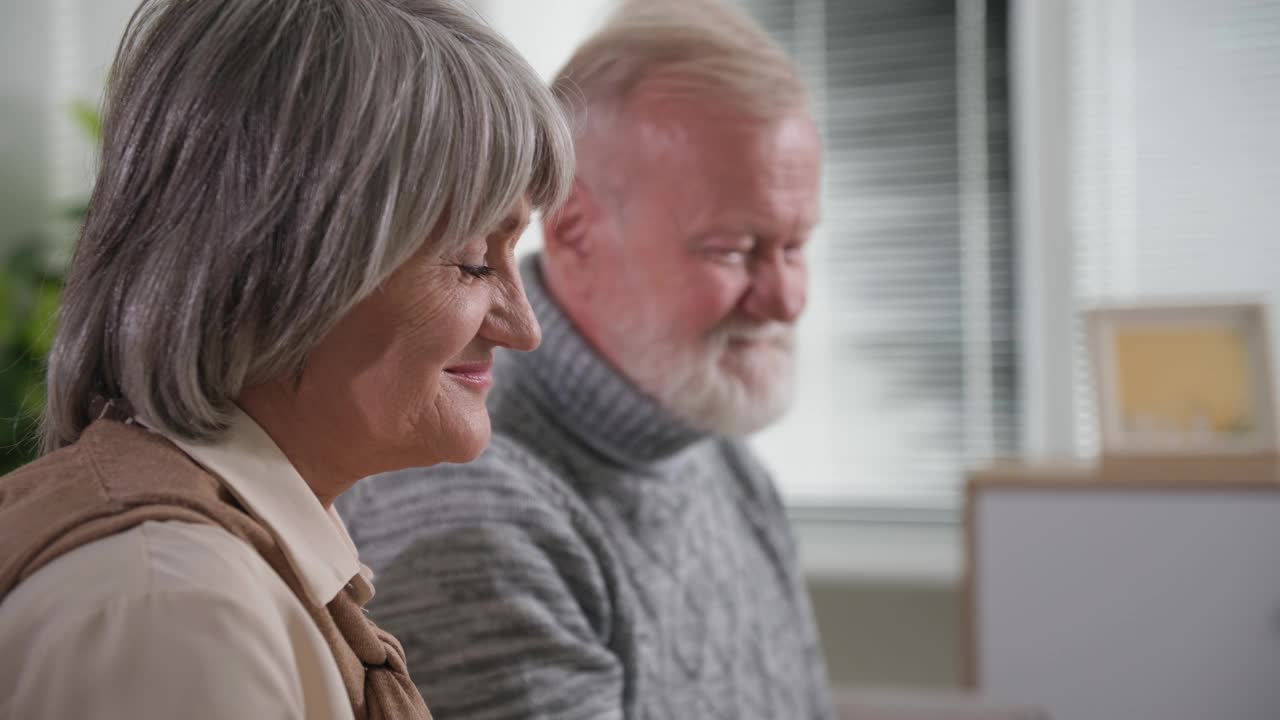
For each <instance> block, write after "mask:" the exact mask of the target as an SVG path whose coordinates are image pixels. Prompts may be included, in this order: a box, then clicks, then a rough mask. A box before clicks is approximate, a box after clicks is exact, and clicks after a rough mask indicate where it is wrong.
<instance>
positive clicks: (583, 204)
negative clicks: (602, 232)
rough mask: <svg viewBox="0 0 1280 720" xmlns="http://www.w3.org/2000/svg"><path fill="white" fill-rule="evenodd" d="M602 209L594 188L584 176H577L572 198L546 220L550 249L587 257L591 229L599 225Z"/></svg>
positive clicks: (548, 248) (545, 232) (579, 257)
mask: <svg viewBox="0 0 1280 720" xmlns="http://www.w3.org/2000/svg"><path fill="white" fill-rule="evenodd" d="M599 213H600V207H599V205H598V204H597V203H596V200H595V196H594V195H593V194H592V192H591V188H589V187H587V186H586V185H585V184H584V183H583V182H582V181H581V180H574V181H573V188H572V189H571V190H570V191H569V198H568V199H567V200H565V201H564V204H563V205H561V206H560V208H559V209H558V210H556V211H555V212H554V213H552V214H550V215H548V216H547V217H546V220H545V222H544V223H543V238H544V241H545V243H546V247H547V252H549V253H554V254H563V253H569V254H571V255H573V256H574V257H576V258H577V259H579V260H582V259H585V258H586V257H588V256H589V255H590V254H591V250H592V247H591V246H592V235H593V233H592V232H591V229H592V228H593V227H596V226H598V224H599V220H600V217H599Z"/></svg>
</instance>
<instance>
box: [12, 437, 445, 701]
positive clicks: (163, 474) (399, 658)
mask: <svg viewBox="0 0 1280 720" xmlns="http://www.w3.org/2000/svg"><path fill="white" fill-rule="evenodd" d="M151 520H159V521H165V520H177V521H182V522H190V523H198V524H205V525H216V526H218V527H222V528H224V529H225V530H226V531H227V532H229V533H231V534H232V535H235V536H236V537H238V538H240V539H241V540H243V541H245V542H247V543H249V545H250V546H251V547H252V548H253V549H254V550H256V551H257V553H258V554H259V555H261V556H262V559H263V560H265V561H266V562H267V564H269V565H270V566H271V567H272V569H274V570H275V571H276V573H277V574H278V575H279V576H280V579H282V580H284V582H285V584H286V585H288V586H289V589H290V590H292V591H293V594H294V595H296V596H297V598H298V601H299V602H301V603H302V605H303V607H305V608H306V609H307V612H308V613H309V614H310V615H311V618H312V620H314V621H315V623H316V627H318V628H319V629H320V634H321V635H323V636H324V639H325V640H326V641H327V642H328V643H329V648H330V649H331V650H332V651H333V658H334V660H336V661H337V663H338V669H339V670H340V671H341V673H342V681H343V683H344V684H345V685H346V689H347V696H348V697H349V698H350V699H351V709H352V711H353V712H354V714H355V717H356V718H358V719H360V720H364V719H366V718H367V719H368V720H392V719H396V720H399V719H400V718H407V719H411V720H420V719H427V720H429V718H430V717H431V715H430V713H429V712H428V711H427V708H426V705H425V704H424V703H423V702H422V697H421V696H420V695H419V694H418V690H417V688H416V687H414V685H413V682H412V681H411V680H410V678H409V674H408V671H407V670H406V668H405V660H404V650H403V649H402V648H401V647H400V644H399V643H398V642H397V641H396V639H395V638H393V637H392V636H391V635H389V634H387V633H386V632H385V631H383V630H381V629H379V628H378V627H377V626H376V625H374V624H373V622H372V621H371V620H369V619H368V617H367V616H366V615H365V613H364V610H363V608H362V607H361V602H362V601H363V600H364V599H367V598H368V597H369V595H370V592H369V588H368V585H367V582H366V581H365V579H364V578H363V577H361V576H359V575H357V576H356V577H355V578H354V579H353V580H352V581H351V582H350V583H348V585H347V587H346V588H344V589H343V591H342V592H341V593H339V594H338V596H337V597H336V598H334V599H333V600H332V601H330V602H329V604H328V605H327V606H320V605H317V604H316V603H314V602H313V601H312V600H311V599H310V598H308V596H307V594H306V592H305V591H304V590H303V588H302V584H301V583H300V582H299V581H298V577H297V576H296V575H295V574H294V572H293V569H292V568H291V567H290V566H289V561H288V559H287V558H286V556H285V553H284V551H283V549H282V548H281V547H280V545H279V543H277V542H276V539H275V537H274V536H273V535H272V534H271V532H270V531H268V530H267V529H266V528H265V527H264V526H263V525H262V524H261V523H259V522H258V521H257V520H255V519H254V518H253V517H251V516H250V515H249V513H248V512H246V511H245V509H244V508H243V507H241V506H240V504H239V503H238V502H237V501H236V500H235V498H234V497H233V496H232V495H231V494H230V493H229V492H228V491H227V489H226V488H225V486H223V485H222V483H221V482H219V481H218V480H217V479H216V478H215V477H213V476H212V475H210V474H209V473H208V472H206V471H205V470H204V469H203V468H201V467H200V466H199V465H197V464H196V463H195V462H193V461H192V460H191V459H190V458H189V457H187V456H186V454H184V453H183V452H182V451H181V450H179V449H178V448H177V447H175V446H174V445H173V444H172V443H170V442H168V441H167V440H165V439H163V438H162V437H160V436H158V435H155V434H153V433H150V432H147V431H145V430H142V429H140V428H137V427H135V426H129V425H125V424H123V423H120V422H116V421H114V420H99V421H97V422H95V423H94V424H93V425H91V426H90V427H89V428H88V429H87V430H85V432H84V434H83V435H81V437H80V439H79V440H78V441H77V442H76V443H75V444H73V445H70V446H68V447H65V448H63V449H61V450H59V451H57V452H54V453H52V454H50V455H47V456H45V457H43V458H41V459H39V460H37V461H35V462H33V463H31V464H29V465H27V466H26V467H23V468H22V469H20V470H18V471H16V472H14V473H11V474H9V475H7V476H5V477H3V478H0V601H3V599H4V598H5V597H6V596H7V595H8V594H9V591H11V590H12V589H13V588H14V587H16V586H17V585H18V584H19V583H21V582H22V581H24V580H26V579H27V578H28V577H30V576H31V575H32V574H33V573H35V572H36V571H37V570H39V569H40V568H42V567H44V566H45V565H47V564H48V563H50V562H52V561H53V560H55V559H56V558H58V557H59V556H61V555H63V554H65V553H67V552H70V551H72V550H74V549H76V548H78V547H80V546H81V545H86V544H88V543H91V542H93V541H95V540H99V539H101V538H105V537H108V536H110V535H114V534H116V533H120V532H123V531H125V530H128V529H130V528H133V527H136V526H137V525H140V524H141V523H144V522H147V521H151Z"/></svg>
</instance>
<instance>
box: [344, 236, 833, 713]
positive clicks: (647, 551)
mask: <svg viewBox="0 0 1280 720" xmlns="http://www.w3.org/2000/svg"><path fill="white" fill-rule="evenodd" d="M537 262H538V261H537V259H536V258H534V259H531V260H529V261H527V262H526V264H525V266H524V268H523V270H524V274H525V282H526V286H527V289H528V293H529V296H530V301H531V303H532V304H533V307H534V311H535V312H536V313H537V315H538V319H539V321H540V322H541V324H542V328H543V336H544V340H543V344H542V347H541V348H540V349H539V350H538V351H536V352H534V353H528V354H514V353H513V354H504V355H502V356H501V358H500V361H499V367H498V368H497V370H496V375H497V382H498V385H497V387H496V388H495V390H494V392H493V394H492V396H491V401H490V409H491V413H492V415H493V423H494V442H493V444H492V446H491V447H490V449H489V450H488V451H486V452H485V454H484V455H483V456H482V457H481V458H480V459H479V460H477V461H476V462H474V463H471V464H469V465H465V466H438V467H435V468H430V469H426V470H414V471H406V472H400V473H393V474H390V475H384V476H381V477H378V478H374V479H372V480H370V481H365V482H362V483H360V484H358V485H357V486H356V488H355V489H354V490H353V491H352V492H351V493H349V494H348V496H346V497H345V498H344V499H343V500H341V501H340V504H339V508H340V511H341V512H342V513H343V515H344V517H345V518H346V520H347V523H348V526H349V529H350V531H351V534H352V537H353V538H354V539H355V541H356V543H357V544H358V545H359V546H360V549H361V558H362V559H363V560H364V561H365V562H366V563H368V564H369V565H371V566H372V567H373V568H374V570H375V571H376V572H378V573H379V575H378V577H377V579H376V582H375V584H376V586H377V591H378V592H377V596H376V597H375V598H374V599H373V601H372V602H371V603H370V604H369V608H370V612H371V613H372V614H373V616H374V618H375V619H376V620H377V621H378V622H379V624H381V625H382V626H384V627H386V628H387V629H388V630H389V631H391V632H392V633H394V634H395V635H396V637H398V638H400V639H401V641H402V642H403V643H404V646H405V651H406V653H407V655H408V659H409V667H410V668H411V671H412V673H413V677H414V679H415V681H416V682H417V683H418V686H419V688H420V689H421V690H422V692H423V694H424V695H425V696H426V697H427V698H429V699H430V701H431V707H432V709H433V710H434V711H435V713H436V714H437V716H439V717H442V718H451V719H453V720H469V719H470V720H481V719H482V718H483V719H485V720H491V719H504V718H511V719H516V718H521V719H525V718H571V719H573V718H584V719H585V718H591V719H596V718H628V719H631V718H645V719H652V720H659V719H662V720H667V719H670V718H731V719H733V720H752V719H755V718H758V719H760V720H765V719H769V720H778V719H785V720H793V719H794V720H816V719H820V718H829V717H831V710H830V703H829V699H828V695H827V689H826V680H825V671H824V668H823V665H822V660H821V655H820V653H819V649H818V643H817V639H816V634H815V631H814V625H813V620H812V616H811V612H810V608H809V602H808V597H807V595H806V593H805V590H804V586H803V583H802V582H801V579H800V577H799V575H798V572H797V564H796V560H795V550H794V547H793V543H792V540H791V537H790V535H789V531H788V528H787V524H786V518H785V515H784V511H783V507H782V504H781V502H780V500H779V498H778V496H777V493H776V491H775V489H774V487H773V485H772V483H771V481H770V479H769V477H768V475H767V473H766V472H765V471H764V470H763V469H762V468H761V467H760V465H759V464H758V463H757V461H756V460H755V458H754V457H753V456H752V454H751V453H750V452H749V451H748V450H747V448H746V447H745V445H743V444H742V443H741V442H739V441H736V440H730V439H726V438H722V437H717V436H711V435H706V434H703V433H700V432H697V431H695V430H693V429H692V428H690V427H688V426H687V425H685V424H684V423H681V422H680V421H678V420H676V419H675V418H673V417H671V416H670V415H669V414H668V413H666V412H665V411H664V410H663V409H662V408H660V407H659V406H658V405H657V404H656V403H654V402H653V401H652V400H650V399H649V398H648V397H646V396H645V395H643V394H642V393H640V392H638V391H637V390H636V389H635V388H634V387H633V386H632V385H631V384H630V383H629V382H628V381H627V380H626V379H625V378H623V377H622V376H621V375H619V374H618V373H617V372H616V371H614V370H613V369H612V368H611V367H610V366H609V365H608V364H607V363H605V362H604V361H603V360H602V359H601V358H600V357H599V356H598V355H597V354H596V353H595V352H593V351H592V350H591V349H590V348H589V346H588V345H587V344H586V342H585V341H584V339H583V338H582V337H581V336H580V335H579V334H578V333H577V332H576V331H575V330H574V329H573V327H572V326H571V325H570V323H569V321H568V320H567V318H566V317H565V316H564V315H563V313H562V312H561V311H560V310H559V308H558V307H557V306H556V305H555V303H554V302H553V300H552V299H551V297H550V296H549V295H548V293H547V292H546V290H545V288H544V287H543V284H542V280H541V275H540V271H539V267H538V265H537Z"/></svg>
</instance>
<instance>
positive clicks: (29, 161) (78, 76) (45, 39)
mask: <svg viewBox="0 0 1280 720" xmlns="http://www.w3.org/2000/svg"><path fill="white" fill-rule="evenodd" d="M137 2H138V0H0V246H3V244H4V243H6V242H9V241H11V240H12V239H13V238H14V237H16V236H18V235H22V234H25V233H30V232H33V231H38V230H42V229H44V230H52V231H56V230H57V229H58V225H57V224H56V223H53V222H51V221H50V218H51V217H53V216H55V215H56V213H57V212H58V211H59V209H61V208H62V207H64V206H66V205H67V204H69V203H74V202H76V201H78V200H79V199H80V198H82V197H83V196H84V195H85V194H86V193H87V192H88V190H89V188H90V187H91V185H92V178H93V149H92V143H91V142H90V141H89V140H88V139H87V138H86V137H85V136H84V134H83V133H82V132H81V131H80V129H79V127H78V126H77V125H76V123H75V122H74V121H73V119H72V116H71V112H70V109H69V107H70V105H71V103H72V102H73V101H75V100H84V101H88V102H90V103H93V104H95V105H96V104H97V103H98V102H100V100H101V97H102V88H103V85H104V83H105V81H106V77H107V71H108V69H109V67H110V65H111V60H112V58H113V57H114V55H115V48H116V45H117V43H119V40H120V37H121V35H122V34H123V32H124V28H125V26H126V24H127V22H128V19H129V16H130V15H131V14H132V12H133V10H134V8H135V7H136V6H137Z"/></svg>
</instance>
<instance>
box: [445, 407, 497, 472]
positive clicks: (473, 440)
mask: <svg viewBox="0 0 1280 720" xmlns="http://www.w3.org/2000/svg"><path fill="white" fill-rule="evenodd" d="M492 437H493V431H492V429H491V428H490V426H489V414H488V413H484V420H483V422H477V423H474V424H473V425H470V426H468V427H465V428H459V429H458V431H457V432H453V433H449V436H448V437H447V438H443V439H444V440H445V442H444V443H443V447H442V449H443V450H444V453H442V454H443V457H441V458H439V459H438V460H437V461H436V462H446V463H456V464H463V463H469V462H471V461H472V460H475V459H476V458H478V457H480V454H481V453H483V452H484V450H485V448H487V447H489V440H490V439H491V438H492Z"/></svg>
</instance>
